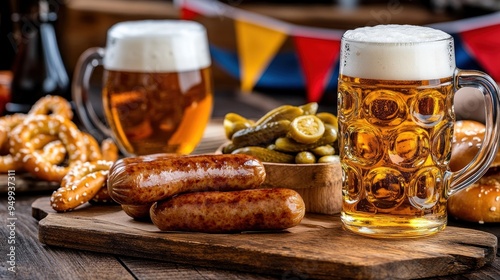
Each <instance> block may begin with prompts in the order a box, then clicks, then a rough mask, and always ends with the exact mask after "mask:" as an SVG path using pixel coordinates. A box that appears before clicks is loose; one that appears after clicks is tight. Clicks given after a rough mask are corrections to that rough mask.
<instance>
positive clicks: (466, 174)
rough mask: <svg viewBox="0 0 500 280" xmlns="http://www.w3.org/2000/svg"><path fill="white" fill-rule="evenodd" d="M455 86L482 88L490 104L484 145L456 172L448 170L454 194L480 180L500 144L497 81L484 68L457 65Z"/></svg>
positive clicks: (448, 178)
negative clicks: (458, 66) (468, 67)
mask: <svg viewBox="0 0 500 280" xmlns="http://www.w3.org/2000/svg"><path fill="white" fill-rule="evenodd" d="M454 87H455V91H456V90H458V89H460V88H463V87H472V88H476V89H478V90H479V91H481V93H482V94H483V97H484V101H485V107H486V108H485V109H486V114H485V120H486V123H485V124H486V133H485V136H484V139H483V144H482V146H481V148H480V149H479V151H478V153H477V155H476V156H475V157H474V159H473V160H472V161H471V162H470V163H469V164H467V165H466V166H465V167H464V168H462V169H461V170H459V171H456V172H450V171H447V174H446V175H445V178H446V179H447V180H446V179H445V181H448V182H445V183H447V184H449V188H448V195H453V194H454V193H456V192H458V191H459V190H462V189H463V188H465V187H467V186H469V185H471V184H473V183H474V182H476V181H477V180H479V179H480V178H481V177H482V176H483V175H484V173H486V171H487V170H488V168H489V166H490V164H491V163H492V161H493V160H494V159H495V157H496V153H497V149H498V144H499V142H498V141H499V127H498V124H499V123H500V114H499V113H500V112H499V110H500V103H499V89H498V86H497V84H496V83H495V81H494V80H493V79H492V78H491V77H490V76H488V75H487V74H485V73H483V72H481V71H475V70H461V69H457V70H456V71H455V75H454Z"/></svg>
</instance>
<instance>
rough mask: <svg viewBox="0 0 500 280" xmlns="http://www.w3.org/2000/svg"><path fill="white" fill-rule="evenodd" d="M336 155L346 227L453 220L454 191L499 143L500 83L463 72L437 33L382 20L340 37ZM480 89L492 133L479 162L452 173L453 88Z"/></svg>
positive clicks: (395, 232)
mask: <svg viewBox="0 0 500 280" xmlns="http://www.w3.org/2000/svg"><path fill="white" fill-rule="evenodd" d="M338 86H339V99H338V110H339V111H338V119H339V131H340V137H339V146H340V149H339V153H340V159H341V165H342V170H343V174H342V175H343V189H342V191H343V210H342V213H341V219H342V222H343V223H344V226H345V227H346V228H347V229H349V230H352V231H354V232H356V233H360V234H363V235H368V236H373V237H416V236H424V235H429V234H433V233H436V232H438V231H440V230H442V229H444V228H445V226H446V221H447V212H446V207H447V198H448V197H449V196H450V195H453V194H454V193H456V192H457V191H458V190H460V189H463V188H464V187H465V186H467V185H468V184H471V183H473V182H474V181H475V180H477V179H478V178H479V177H480V176H481V175H482V174H484V172H485V171H486V169H487V168H488V166H489V164H490V163H491V160H492V159H493V158H494V155H495V152H496V149H497V143H498V127H497V123H498V122H499V116H498V112H494V111H495V110H496V108H498V105H499V101H498V89H497V88H496V84H495V83H494V81H492V79H491V78H490V77H488V76H487V75H485V74H484V73H481V72H478V71H464V70H459V69H456V67H455V55H454V46H453V38H452V37H451V36H450V35H448V34H446V33H444V32H442V31H439V30H435V29H431V28H427V27H419V26H403V25H385V26H384V25H381V26H376V27H365V28H359V29H356V30H351V31H348V32H346V33H345V34H344V36H343V38H342V49H341V65H340V77H339V84H338ZM464 86H471V87H476V88H479V89H481V90H482V92H483V94H484V96H485V100H486V104H489V106H488V107H487V112H486V113H487V122H486V126H487V133H486V137H485V139H484V144H483V147H482V149H481V151H480V153H479V156H478V157H477V158H476V160H475V161H474V162H472V163H470V164H469V165H468V166H467V167H465V168H464V169H463V170H461V171H459V172H457V173H455V172H451V171H450V170H449V167H448V163H449V160H450V155H451V144H452V136H453V125H454V121H455V114H454V111H453V98H454V93H455V91H456V90H457V89H458V88H461V87H464Z"/></svg>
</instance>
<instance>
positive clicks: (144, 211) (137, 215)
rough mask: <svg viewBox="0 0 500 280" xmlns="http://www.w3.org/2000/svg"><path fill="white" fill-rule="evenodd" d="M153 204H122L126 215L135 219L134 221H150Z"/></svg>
mask: <svg viewBox="0 0 500 280" xmlns="http://www.w3.org/2000/svg"><path fill="white" fill-rule="evenodd" d="M151 205H153V203H149V204H142V205H126V204H122V205H121V206H122V209H123V212H125V214H127V215H129V216H130V217H132V218H134V220H139V221H145V220H150V218H149V209H150V208H151Z"/></svg>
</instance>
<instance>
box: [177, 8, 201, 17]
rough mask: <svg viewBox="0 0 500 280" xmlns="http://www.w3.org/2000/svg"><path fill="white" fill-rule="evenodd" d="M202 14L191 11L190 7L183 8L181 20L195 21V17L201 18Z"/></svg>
mask: <svg viewBox="0 0 500 280" xmlns="http://www.w3.org/2000/svg"><path fill="white" fill-rule="evenodd" d="M199 15H200V14H199V13H197V12H195V11H193V10H190V9H189V8H188V7H186V6H182V7H181V19H184V20H192V19H194V18H195V17H197V16H199Z"/></svg>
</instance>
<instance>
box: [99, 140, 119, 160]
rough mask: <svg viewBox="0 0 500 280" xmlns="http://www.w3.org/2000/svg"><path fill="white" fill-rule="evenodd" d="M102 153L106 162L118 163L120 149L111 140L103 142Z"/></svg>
mask: <svg viewBox="0 0 500 280" xmlns="http://www.w3.org/2000/svg"><path fill="white" fill-rule="evenodd" d="M101 153H102V158H103V159H104V160H109V161H116V160H117V159H118V147H117V146H116V144H115V142H114V141H113V140H112V139H110V138H106V139H104V140H102V142H101Z"/></svg>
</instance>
